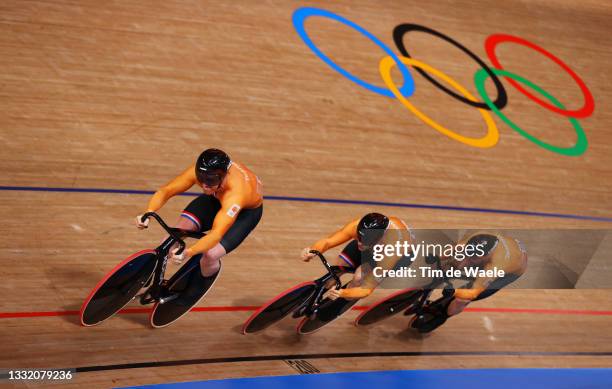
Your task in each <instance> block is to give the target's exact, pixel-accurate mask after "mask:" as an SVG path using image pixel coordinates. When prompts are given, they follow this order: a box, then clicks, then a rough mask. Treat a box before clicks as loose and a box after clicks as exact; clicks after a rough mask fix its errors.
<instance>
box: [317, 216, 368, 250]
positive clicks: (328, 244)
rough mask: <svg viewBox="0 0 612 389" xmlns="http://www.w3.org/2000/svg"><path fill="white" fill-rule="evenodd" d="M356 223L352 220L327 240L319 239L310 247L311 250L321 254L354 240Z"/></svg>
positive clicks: (357, 221)
mask: <svg viewBox="0 0 612 389" xmlns="http://www.w3.org/2000/svg"><path fill="white" fill-rule="evenodd" d="M357 223H359V220H354V221H352V222H350V223H348V224H347V225H345V226H344V227H342V228H341V229H339V230H338V231H336V232H334V233H333V234H331V235H330V236H328V237H327V238H324V239H321V240H320V241H318V242H317V243H315V244H314V245H313V246H312V249H313V250H318V251H320V252H322V253H324V252H325V251H327V250H329V249H331V248H334V247H336V246H339V245H341V244H342V243H345V242H348V241H349V240H351V239H355V237H356V236H357Z"/></svg>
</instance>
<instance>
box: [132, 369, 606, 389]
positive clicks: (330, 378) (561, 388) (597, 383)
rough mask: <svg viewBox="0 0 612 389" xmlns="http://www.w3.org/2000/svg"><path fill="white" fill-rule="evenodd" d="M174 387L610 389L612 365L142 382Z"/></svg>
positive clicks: (223, 388) (160, 386)
mask: <svg viewBox="0 0 612 389" xmlns="http://www.w3.org/2000/svg"><path fill="white" fill-rule="evenodd" d="M138 388H156V389H161V388H172V389H192V388H205V389H247V388H248V389H279V388H291V389H313V388H325V389H376V388H380V389H396V388H397V389H399V388H402V389H403V388H410V389H464V388H465V389H478V388H486V389H515V388H519V389H544V388H554V389H570V388H571V389H575V388H581V389H582V388H584V389H587V388H588V389H610V388H612V369H480V370H399V371H378V372H366V373H333V374H311V375H292V376H282V377H257V378H239V379H226V380H212V381H197V382H185V383H176V384H162V385H150V386H139V387H138Z"/></svg>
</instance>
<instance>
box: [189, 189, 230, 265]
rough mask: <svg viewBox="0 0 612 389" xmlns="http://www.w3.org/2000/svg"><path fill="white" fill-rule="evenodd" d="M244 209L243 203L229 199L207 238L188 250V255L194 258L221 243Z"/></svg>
mask: <svg viewBox="0 0 612 389" xmlns="http://www.w3.org/2000/svg"><path fill="white" fill-rule="evenodd" d="M241 209H242V205H241V202H240V201H238V200H237V199H235V200H232V199H228V200H227V201H225V202H224V203H223V204H221V209H220V210H219V212H217V215H216V216H215V220H214V221H213V225H212V229H211V230H210V231H209V232H208V233H207V234H206V236H205V237H203V238H202V239H200V240H198V241H197V242H196V243H195V244H194V245H193V246H191V247H189V248H188V249H187V250H186V255H187V256H189V257H192V256H194V255H197V254H201V253H204V252H206V251H208V250H210V249H211V248H213V247H214V246H215V245H216V244H217V243H219V242H221V238H223V235H225V233H226V232H227V231H228V230H229V229H230V227H231V226H232V225H233V224H234V222H235V221H236V218H237V217H238V214H239V213H240V210H241Z"/></svg>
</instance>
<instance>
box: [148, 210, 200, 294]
mask: <svg viewBox="0 0 612 389" xmlns="http://www.w3.org/2000/svg"><path fill="white" fill-rule="evenodd" d="M151 217H152V218H154V219H155V220H157V222H158V223H159V225H160V226H162V228H163V229H164V230H166V232H167V233H168V235H169V236H168V237H167V238H166V239H165V240H164V241H163V242H162V244H160V245H159V246H158V247H157V248H156V249H155V256H156V260H157V263H156V264H155V272H154V273H153V276H152V277H151V279H150V280H149V281H147V283H146V284H145V287H146V288H147V290H146V291H145V292H144V293H143V294H142V295H141V296H140V304H142V305H146V304H150V303H153V302H156V301H159V303H160V304H163V303H166V302H168V301H172V300H174V299H175V298H177V297H178V294H176V293H174V294H170V295H167V294H166V292H167V290H166V285H165V282H166V280H165V279H164V276H165V273H166V265H167V264H168V252H169V251H170V249H171V248H172V246H173V245H174V244H175V243H178V245H179V249H178V251H177V254H181V253H182V252H183V251H184V250H185V242H184V241H183V238H186V237H187V238H194V239H200V238H202V237H204V236H205V235H206V234H204V233H202V232H196V231H188V230H182V229H180V228H174V227H169V226H168V225H167V224H166V223H165V222H164V221H163V219H162V218H161V217H160V216H159V215H158V214H157V213H155V212H147V213H145V214H144V215H143V216H142V218H141V220H142V222H143V223H144V222H145V221H146V220H147V219H149V218H151Z"/></svg>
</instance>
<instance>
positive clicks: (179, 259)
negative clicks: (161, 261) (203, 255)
mask: <svg viewBox="0 0 612 389" xmlns="http://www.w3.org/2000/svg"><path fill="white" fill-rule="evenodd" d="M179 248H180V247H176V248H174V249H172V250H170V253H169V254H168V259H170V260H172V261H174V263H175V264H177V265H180V264H181V263H183V261H184V260H185V259H189V258H188V257H187V254H186V253H187V250H183V252H182V253H180V254H177V253H176V252H177V251H179Z"/></svg>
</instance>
